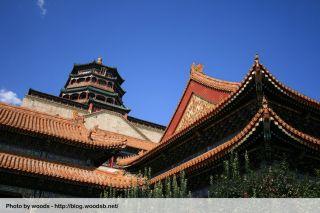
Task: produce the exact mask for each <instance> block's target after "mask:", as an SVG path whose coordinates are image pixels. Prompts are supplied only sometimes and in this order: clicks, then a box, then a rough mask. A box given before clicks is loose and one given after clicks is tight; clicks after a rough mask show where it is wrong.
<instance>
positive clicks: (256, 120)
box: [150, 106, 320, 183]
mask: <svg viewBox="0 0 320 213" xmlns="http://www.w3.org/2000/svg"><path fill="white" fill-rule="evenodd" d="M266 114H270V120H271V122H272V123H273V124H274V125H275V126H276V127H277V128H278V129H279V130H280V131H282V133H283V134H286V135H288V136H289V137H291V138H295V139H297V140H296V141H297V142H298V143H301V144H303V145H306V146H308V147H310V148H313V149H315V150H317V151H319V150H320V139H318V138H315V137H312V136H310V135H307V134H305V133H303V132H300V131H298V130H297V129H295V128H294V127H292V126H290V125H289V124H287V123H286V122H285V121H284V120H282V119H281V118H280V117H279V116H278V115H277V114H276V113H275V112H274V111H273V110H272V109H271V108H269V107H268V106H265V107H263V108H261V109H260V110H259V111H258V113H257V114H256V115H255V116H254V117H253V118H252V120H251V121H250V122H249V123H248V124H247V126H246V127H245V128H243V130H242V131H240V132H239V133H238V134H237V135H236V136H234V137H233V138H232V139H230V140H228V141H227V142H225V143H223V144H221V145H219V146H216V147H214V148H212V149H211V150H209V151H207V152H205V153H203V154H201V155H199V156H197V157H195V158H193V159H191V160H189V161H187V162H184V163H182V164H180V165H178V166H176V167H174V168H172V169H170V170H168V171H166V172H163V173H161V174H160V175H157V176H155V177H153V178H152V179H151V180H150V182H151V183H155V182H158V181H160V180H164V179H165V178H167V177H170V176H173V175H177V174H179V172H181V171H186V172H191V171H193V170H196V169H200V168H202V167H203V166H206V165H208V164H209V163H212V162H213V161H217V160H219V159H221V158H222V157H223V156H225V155H226V154H228V153H230V152H231V151H232V150H233V149H234V148H235V147H237V146H239V145H241V144H242V143H246V142H248V141H249V138H250V136H251V135H253V134H254V133H255V132H256V131H257V129H258V127H259V126H260V125H262V123H263V119H264V118H265V115H266ZM268 116H269V115H268Z"/></svg>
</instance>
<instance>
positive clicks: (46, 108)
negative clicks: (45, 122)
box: [22, 95, 87, 118]
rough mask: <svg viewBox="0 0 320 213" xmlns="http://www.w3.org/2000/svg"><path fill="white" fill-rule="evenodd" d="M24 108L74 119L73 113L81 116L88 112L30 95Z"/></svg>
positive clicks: (25, 99) (24, 103)
mask: <svg viewBox="0 0 320 213" xmlns="http://www.w3.org/2000/svg"><path fill="white" fill-rule="evenodd" d="M22 106H23V107H26V108H29V109H32V110H36V111H39V112H44V113H48V114H50V115H59V116H61V117H64V118H72V116H73V111H78V113H79V115H83V114H86V113H87V111H85V110H81V109H79V108H76V107H72V106H67V105H64V104H59V103H56V102H51V101H48V100H45V99H41V98H38V97H34V96H30V95H27V96H26V97H25V98H24V99H23V102H22Z"/></svg>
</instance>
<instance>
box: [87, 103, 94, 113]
mask: <svg viewBox="0 0 320 213" xmlns="http://www.w3.org/2000/svg"><path fill="white" fill-rule="evenodd" d="M88 111H89V113H92V111H93V103H90V104H89V109H88Z"/></svg>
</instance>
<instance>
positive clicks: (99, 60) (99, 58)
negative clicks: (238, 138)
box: [97, 56, 102, 64]
mask: <svg viewBox="0 0 320 213" xmlns="http://www.w3.org/2000/svg"><path fill="white" fill-rule="evenodd" d="M97 63H98V64H102V58H101V57H100V56H99V57H98V59H97Z"/></svg>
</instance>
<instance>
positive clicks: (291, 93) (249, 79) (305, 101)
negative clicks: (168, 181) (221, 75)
mask: <svg viewBox="0 0 320 213" xmlns="http://www.w3.org/2000/svg"><path fill="white" fill-rule="evenodd" d="M258 70H260V71H261V74H262V75H263V77H264V78H265V79H266V81H267V82H270V83H271V84H272V85H273V87H274V88H276V89H277V91H278V92H279V93H281V94H284V95H286V96H288V97H290V98H292V99H294V100H295V101H296V103H299V104H302V105H304V106H306V107H311V108H312V109H315V110H316V111H317V112H319V110H320V103H319V102H318V101H316V100H313V99H311V98H309V97H307V96H305V95H302V94H301V93H299V92H297V91H295V90H293V89H291V88H289V87H287V86H284V85H283V84H282V83H280V82H279V81H278V80H276V78H275V77H273V76H272V75H271V73H270V72H269V71H268V70H267V69H266V68H265V67H264V66H263V65H261V64H260V63H259V60H258V59H255V63H254V65H253V67H252V68H251V69H250V70H249V72H248V74H247V75H246V77H245V78H244V80H243V81H242V82H241V83H240V85H239V86H238V88H237V89H236V90H235V91H233V92H232V93H230V94H229V95H228V96H227V97H225V98H224V99H223V100H222V101H221V102H219V103H218V104H217V105H215V107H214V108H213V109H211V110H209V111H208V112H206V113H205V114H204V115H203V116H201V117H200V118H198V119H197V120H195V121H193V122H191V123H190V124H189V125H188V126H186V127H184V128H183V129H182V130H181V131H179V132H176V133H175V134H172V135H170V136H169V137H167V138H164V139H163V140H162V141H161V142H160V143H159V144H158V145H157V146H156V147H155V148H154V149H152V150H150V151H147V152H145V153H143V154H141V155H139V156H133V157H131V158H129V159H126V160H125V161H123V162H121V161H119V164H121V165H124V166H133V165H136V164H138V163H141V162H142V161H147V160H148V159H150V157H151V156H154V155H157V154H159V153H160V152H161V151H163V150H165V149H166V147H167V146H168V144H171V143H175V142H177V141H178V140H177V139H178V138H180V137H182V136H184V135H186V134H187V133H188V132H190V131H192V130H195V129H196V128H200V127H199V126H201V125H202V124H204V123H205V122H206V121H208V120H209V119H211V118H214V117H217V116H219V114H220V113H221V112H222V111H223V110H224V109H226V108H227V107H228V106H230V105H232V104H233V103H234V102H235V100H237V99H238V97H239V96H240V95H241V94H243V93H244V91H245V89H246V87H247V86H248V85H252V83H254V82H255V75H256V73H257V72H258ZM292 128H293V127H292ZM167 129H168V128H167ZM299 134H303V133H299ZM221 147H224V146H220V148H221Z"/></svg>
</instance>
